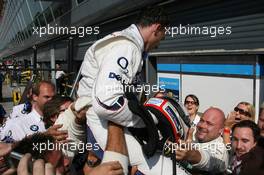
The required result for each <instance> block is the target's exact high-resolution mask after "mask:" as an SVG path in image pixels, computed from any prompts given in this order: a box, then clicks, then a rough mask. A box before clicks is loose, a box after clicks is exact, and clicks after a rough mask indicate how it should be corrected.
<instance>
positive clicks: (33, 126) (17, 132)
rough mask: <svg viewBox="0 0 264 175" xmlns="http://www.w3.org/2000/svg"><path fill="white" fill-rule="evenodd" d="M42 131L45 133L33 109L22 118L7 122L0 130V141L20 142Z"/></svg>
mask: <svg viewBox="0 0 264 175" xmlns="http://www.w3.org/2000/svg"><path fill="white" fill-rule="evenodd" d="M44 131H46V129H45V125H44V122H43V121H42V116H41V115H39V114H38V112H37V111H36V110H35V109H33V110H32V111H31V112H30V113H28V114H26V115H25V116H23V117H22V116H19V117H15V118H12V119H10V120H7V121H6V123H5V124H4V125H3V126H2V128H1V132H0V139H1V141H3V142H7V143H12V142H14V141H19V140H22V139H23V138H24V137H26V136H28V135H32V134H34V133H36V132H44Z"/></svg>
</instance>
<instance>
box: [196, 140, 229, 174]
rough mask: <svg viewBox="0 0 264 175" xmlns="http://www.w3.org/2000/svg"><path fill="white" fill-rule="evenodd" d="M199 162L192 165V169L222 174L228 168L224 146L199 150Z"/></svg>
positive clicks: (219, 145) (218, 145) (220, 144)
mask: <svg viewBox="0 0 264 175" xmlns="http://www.w3.org/2000/svg"><path fill="white" fill-rule="evenodd" d="M199 152H200V154H201V160H200V162H199V163H197V164H193V167H194V168H197V169H200V170H203V171H207V172H224V171H225V170H226V169H227V166H228V152H227V150H226V149H225V145H224V144H222V143H219V144H217V145H214V146H213V147H208V148H206V149H205V148H203V149H200V150H199Z"/></svg>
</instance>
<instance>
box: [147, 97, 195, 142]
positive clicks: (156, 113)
mask: <svg viewBox="0 0 264 175" xmlns="http://www.w3.org/2000/svg"><path fill="white" fill-rule="evenodd" d="M144 107H145V109H146V110H147V111H148V112H149V113H150V114H151V115H152V117H154V118H156V119H157V120H158V123H157V124H156V127H157V129H158V133H159V137H160V139H159V140H160V141H161V144H164V143H165V142H166V140H170V141H171V142H174V143H177V142H178V141H179V139H182V140H184V139H186V137H187V132H188V128H189V127H190V120H189V117H188V115H187V114H186V112H185V111H184V107H183V106H182V105H180V104H179V103H178V102H176V101H175V100H174V99H172V98H169V97H166V96H164V97H159V98H150V99H149V100H148V101H146V102H145V103H144Z"/></svg>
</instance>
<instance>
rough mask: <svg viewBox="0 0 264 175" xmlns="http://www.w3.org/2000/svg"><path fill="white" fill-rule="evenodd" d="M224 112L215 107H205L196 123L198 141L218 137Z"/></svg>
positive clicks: (222, 125)
mask: <svg viewBox="0 0 264 175" xmlns="http://www.w3.org/2000/svg"><path fill="white" fill-rule="evenodd" d="M224 122H225V114H224V112H223V111H222V110H221V109H219V108H215V107H211V108H209V109H207V110H206V111H205V112H204V113H203V116H202V117H201V119H200V121H199V123H198V124H197V132H196V134H195V136H196V139H197V140H198V141H199V142H200V143H204V142H209V141H212V140H214V139H216V138H218V137H219V136H220V135H221V134H222V132H223V128H224Z"/></svg>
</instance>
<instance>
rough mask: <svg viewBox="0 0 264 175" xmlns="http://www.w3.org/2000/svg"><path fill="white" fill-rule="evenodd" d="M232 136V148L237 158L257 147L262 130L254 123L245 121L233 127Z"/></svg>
mask: <svg viewBox="0 0 264 175" xmlns="http://www.w3.org/2000/svg"><path fill="white" fill-rule="evenodd" d="M232 136H233V137H232V148H233V149H234V151H235V153H236V156H238V157H241V156H242V155H243V154H245V153H247V152H249V151H250V150H251V149H252V148H254V147H255V146H256V144H257V140H258V139H259V137H260V129H259V128H258V125H257V124H255V123H254V122H253V121H251V120H243V121H241V122H239V123H236V124H235V125H234V126H233V128H232Z"/></svg>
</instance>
